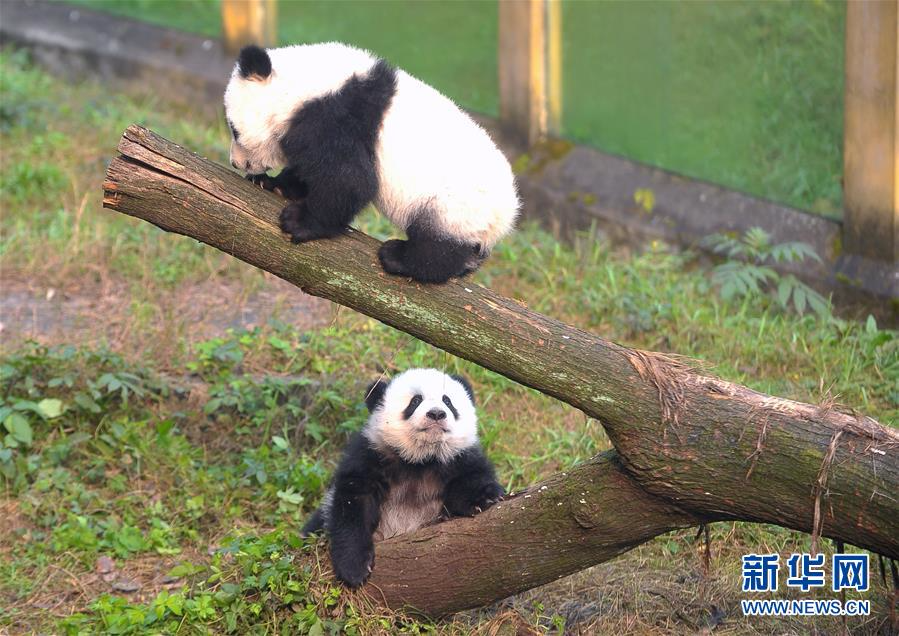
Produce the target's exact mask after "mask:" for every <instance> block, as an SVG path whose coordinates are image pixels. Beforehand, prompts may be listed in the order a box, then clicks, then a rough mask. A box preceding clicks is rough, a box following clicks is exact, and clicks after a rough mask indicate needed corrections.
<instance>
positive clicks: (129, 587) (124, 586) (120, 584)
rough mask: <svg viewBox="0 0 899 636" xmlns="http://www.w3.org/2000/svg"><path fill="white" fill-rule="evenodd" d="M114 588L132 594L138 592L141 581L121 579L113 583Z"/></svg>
mask: <svg viewBox="0 0 899 636" xmlns="http://www.w3.org/2000/svg"><path fill="white" fill-rule="evenodd" d="M112 589H114V590H115V591H116V592H125V593H126V594H130V593H131V592H137V591H138V590H139V589H140V583H138V582H137V581H135V580H134V579H119V580H118V581H116V582H115V583H113V584H112Z"/></svg>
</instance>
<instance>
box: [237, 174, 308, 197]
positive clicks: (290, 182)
mask: <svg viewBox="0 0 899 636" xmlns="http://www.w3.org/2000/svg"><path fill="white" fill-rule="evenodd" d="M247 179H248V180H249V181H252V182H253V183H254V184H256V185H258V186H259V187H260V188H262V189H263V190H268V191H269V192H274V193H275V194H279V195H281V196H282V197H284V198H285V199H290V200H291V201H299V200H300V199H303V198H305V197H306V196H307V195H308V194H309V187H308V185H307V184H306V182H305V181H303V180H302V179H301V178H300V176H299V173H298V172H297V170H296V169H295V168H292V167H287V168H284V169H283V170H282V171H281V172H280V174H278V176H277V177H270V176H268V175H267V174H265V173H263V174H248V175H247Z"/></svg>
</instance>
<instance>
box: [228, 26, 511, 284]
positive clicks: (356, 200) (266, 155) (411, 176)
mask: <svg viewBox="0 0 899 636" xmlns="http://www.w3.org/2000/svg"><path fill="white" fill-rule="evenodd" d="M225 116H226V117H227V120H228V124H229V126H230V128H231V133H232V143H231V164H232V165H233V166H234V167H235V168H238V169H239V170H244V171H245V172H246V173H247V178H248V179H251V180H252V181H253V182H254V183H256V184H257V185H260V186H261V187H263V188H265V189H267V190H272V191H275V192H277V193H279V194H281V195H282V196H284V197H285V198H287V199H289V200H290V203H288V204H287V206H285V207H284V209H283V210H282V211H281V216H280V225H281V229H282V230H283V231H284V232H287V233H288V234H290V236H291V238H292V240H293V242H294V243H303V242H305V241H312V240H315V239H320V238H329V237H333V236H336V235H338V234H340V233H342V232H344V231H345V229H346V228H347V226H348V225H349V223H350V222H351V221H352V220H353V218H354V217H355V216H356V215H357V214H358V213H359V212H360V211H361V210H362V209H363V208H364V207H365V206H367V205H368V204H369V203H372V202H373V203H374V204H375V207H377V208H378V210H379V211H380V212H381V213H382V214H384V215H385V216H386V217H387V218H388V219H390V220H391V221H392V222H393V223H394V224H395V225H396V226H397V227H399V228H400V229H402V230H404V231H405V232H406V236H407V240H404V241H402V240H391V241H387V242H386V243H384V245H382V246H381V248H380V250H379V252H378V256H379V259H380V261H381V265H382V266H383V268H384V270H385V271H386V272H388V273H390V274H395V275H398V276H407V277H410V278H413V279H415V280H417V281H421V282H426V283H442V282H445V281H446V280H448V279H450V278H452V277H457V276H464V275H465V274H467V273H469V272H472V271H474V270H475V269H477V268H478V267H479V266H480V264H481V263H482V262H483V260H484V259H485V258H486V257H487V256H488V255H489V253H490V250H491V249H492V248H493V246H494V245H495V244H496V243H497V241H499V240H500V239H501V238H502V237H503V236H504V235H506V234H508V233H509V232H510V231H511V230H512V228H513V226H514V224H515V218H516V216H517V215H518V207H519V201H518V195H517V193H516V190H515V182H514V177H513V175H512V169H511V167H510V166H509V162H508V161H507V160H506V158H505V157H504V156H503V154H502V153H501V152H500V150H499V149H498V148H497V147H496V145H495V144H494V143H493V141H492V140H491V139H490V137H489V136H488V134H487V133H486V132H485V131H484V130H483V129H482V128H481V127H480V126H478V125H477V124H476V123H475V122H474V121H473V120H472V119H471V118H470V117H469V116H468V115H467V114H465V113H464V112H463V111H462V110H461V109H459V107H457V106H456V105H455V104H454V103H453V102H452V101H451V100H450V99H449V98H447V97H445V96H444V95H442V94H441V93H439V92H438V91H437V90H436V89H434V88H432V87H431V86H428V85H427V84H425V83H424V82H422V81H420V80H418V79H416V78H414V77H412V76H411V75H409V74H408V73H405V72H404V71H401V70H399V69H396V68H394V67H392V66H391V65H390V64H388V63H387V62H386V61H384V60H383V59H379V58H377V57H375V56H374V55H372V54H371V53H369V52H367V51H363V50H361V49H357V48H353V47H351V46H347V45H345V44H340V43H336V42H331V43H327V44H308V45H300V46H288V47H283V48H275V49H268V50H266V49H262V48H260V47H257V46H248V47H246V48H244V49H243V50H242V51H241V52H240V56H239V57H238V60H237V63H236V65H235V67H234V71H233V72H232V74H231V79H230V81H229V83H228V87H227V89H226V91H225ZM279 168H281V169H282V170H281V172H280V174H278V175H277V176H276V177H270V176H268V175H267V174H265V173H266V172H268V171H270V170H276V169H279Z"/></svg>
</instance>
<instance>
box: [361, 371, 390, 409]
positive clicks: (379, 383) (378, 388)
mask: <svg viewBox="0 0 899 636" xmlns="http://www.w3.org/2000/svg"><path fill="white" fill-rule="evenodd" d="M386 390H387V382H386V381H385V380H382V379H380V378H378V379H377V380H375V381H374V382H372V383H371V384H369V385H368V389H367V390H366V391H365V406H367V407H368V412H369V413H371V412H372V411H374V410H375V409H376V408H378V405H379V404H380V403H381V402H383V401H384V392H385V391H386Z"/></svg>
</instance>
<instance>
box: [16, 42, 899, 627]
mask: <svg viewBox="0 0 899 636" xmlns="http://www.w3.org/2000/svg"><path fill="white" fill-rule="evenodd" d="M0 71H2V72H0V82H2V84H0V89H2V94H3V101H2V103H0V146H2V147H3V149H4V152H3V164H2V170H0V184H2V190H0V204H2V209H3V215H2V218H0V232H2V236H3V241H2V253H0V271H2V272H3V283H4V285H3V286H6V285H8V284H12V283H14V282H16V281H27V282H28V284H30V285H33V286H35V287H37V288H38V289H41V290H43V289H44V288H46V287H48V286H51V285H53V286H55V287H57V288H59V289H61V290H66V291H67V293H68V292H71V293H73V294H75V293H77V290H78V289H82V288H85V289H87V290H88V292H90V290H91V289H93V287H92V286H91V285H93V282H92V281H94V280H95V279H96V280H99V281H101V282H103V281H105V282H106V283H109V284H119V285H120V286H121V288H122V289H123V290H124V291H123V292H122V293H125V294H127V295H129V297H130V298H131V311H129V313H128V315H125V316H121V315H116V314H115V313H112V312H109V313H107V314H104V315H103V316H102V317H101V318H100V320H105V321H108V322H109V325H110V329H112V325H114V324H121V323H126V324H128V325H129V329H130V336H129V337H128V338H119V339H114V338H110V340H111V342H110V343H109V344H107V345H103V344H92V345H90V346H86V345H83V344H81V343H79V342H77V341H76V340H74V339H72V338H67V337H66V334H65V333H64V332H63V333H62V334H61V335H57V336H56V337H55V339H54V340H53V342H52V343H49V344H51V345H53V346H48V344H34V343H26V342H21V341H18V340H16V339H15V337H14V335H12V336H9V335H7V334H4V340H3V341H2V346H3V357H2V360H0V396H2V397H0V411H2V412H0V415H2V417H0V421H2V422H3V424H2V426H3V428H4V429H5V432H6V434H4V435H3V436H2V440H0V473H2V477H0V482H2V486H0V493H2V494H0V630H2V629H4V628H5V629H8V630H9V631H10V632H11V633H28V632H41V633H46V632H54V633H79V632H86V633H97V632H106V633H146V632H161V633H175V632H178V633H198V634H200V633H223V632H232V633H260V634H261V633H281V632H284V631H300V632H307V631H308V632H309V633H324V632H325V631H329V632H330V631H340V630H345V631H347V632H350V633H353V632H356V633H378V632H380V633H397V632H400V631H403V632H406V633H421V632H437V633H459V634H466V633H471V632H472V631H474V630H481V631H482V632H483V633H499V631H501V630H502V629H507V628H508V627H509V624H510V622H511V624H512V625H521V624H524V625H527V626H530V627H532V628H534V629H537V630H538V631H551V630H552V629H553V626H554V625H558V624H559V623H560V622H561V621H564V619H565V617H569V618H570V617H573V616H574V615H575V613H578V612H579V613H581V614H582V615H584V614H583V613H584V612H587V614H586V615H585V618H584V619H583V622H580V623H578V624H577V626H576V627H577V629H582V630H586V631H588V632H589V631H591V630H592V632H593V633H610V632H616V631H617V632H621V633H659V634H663V633H683V632H685V631H690V632H693V631H697V629H698V628H699V627H700V626H702V625H703V624H705V621H706V620H708V619H709V618H710V616H711V610H710V608H711V606H713V605H714V606H715V607H718V608H724V610H725V611H726V612H727V618H726V622H725V623H724V624H723V625H721V626H719V627H718V628H717V630H716V631H718V632H720V633H733V634H738V633H739V634H745V633H783V632H784V631H794V632H806V631H810V630H811V629H812V627H813V626H814V627H816V628H818V629H820V630H823V631H828V632H835V631H838V630H839V629H840V627H839V623H838V622H834V621H825V620H820V621H814V622H812V621H810V620H800V619H795V620H786V619H785V620H780V621H776V620H768V621H762V620H756V621H749V620H746V619H743V618H742V617H740V616H739V614H738V612H739V609H738V608H737V607H736V603H737V601H738V599H739V598H741V597H742V595H741V593H740V591H739V581H740V579H739V563H740V556H741V555H742V554H744V553H746V552H751V551H758V552H763V551H778V552H781V553H789V552H791V551H804V550H807V549H808V545H809V544H808V541H809V538H808V536H807V535H804V534H802V533H797V532H793V531H788V530H785V529H781V528H775V527H770V526H758V525H752V524H724V523H721V524H716V525H715V526H714V527H713V528H712V548H713V556H712V559H711V565H710V569H709V571H708V572H707V573H706V572H705V571H704V567H703V565H702V560H703V559H702V550H701V546H699V545H698V544H697V543H696V542H694V541H693V535H694V534H695V530H693V529H691V530H686V531H683V532H677V533H672V534H670V535H666V536H664V537H660V538H658V539H657V540H655V541H652V542H650V543H649V544H647V545H646V546H643V547H641V548H639V549H638V550H634V551H632V552H629V553H627V554H626V555H624V556H622V557H621V558H619V559H616V560H615V561H612V562H610V563H607V564H603V565H602V566H599V567H597V568H594V569H591V570H588V571H585V572H583V573H580V574H578V575H576V576H574V577H572V578H570V579H567V580H564V581H561V582H559V583H557V584H553V585H550V586H547V587H544V588H541V589H539V590H534V591H532V592H529V593H527V594H525V595H521V596H519V597H516V598H515V599H513V601H512V602H511V603H510V605H509V606H508V608H502V609H500V608H490V609H487V610H484V611H480V612H469V613H464V614H461V615H458V616H455V617H453V618H451V619H448V620H444V621H441V622H437V623H428V622H421V621H417V620H415V619H413V618H410V617H408V616H405V615H403V614H399V613H387V612H384V611H383V610H375V609H373V608H371V607H369V606H368V605H367V604H366V603H365V602H364V601H362V600H361V599H359V598H358V597H357V596H354V595H352V594H348V593H346V592H344V591H342V590H341V589H340V588H336V587H333V586H332V585H331V583H330V579H329V578H327V577H322V576H321V573H322V572H323V571H324V570H326V569H327V561H326V559H325V557H324V552H323V551H322V550H321V546H320V545H319V544H309V543H304V542H302V541H300V540H299V539H298V538H297V536H296V529H297V527H298V526H299V524H300V523H301V521H302V520H303V519H304V518H305V517H306V515H307V514H308V513H309V511H310V510H311V509H312V507H313V506H314V505H315V504H316V503H317V501H318V499H319V498H320V496H321V494H322V491H323V487H324V484H325V483H326V480H327V478H328V476H329V475H330V472H331V470H332V469H333V467H334V465H335V462H336V459H337V456H338V453H339V450H340V448H341V445H342V444H343V443H344V442H345V440H346V439H347V435H348V434H349V432H350V431H353V430H356V429H358V427H359V426H360V425H361V424H362V422H363V420H364V407H363V405H362V396H363V392H364V388H365V386H366V384H367V382H368V381H370V380H371V379H372V378H374V377H376V376H377V375H378V374H379V373H380V372H381V371H383V370H387V371H388V372H389V373H395V372H397V371H400V370H402V369H405V368H408V367H410V366H435V367H438V368H445V369H447V370H450V371H457V372H461V373H463V374H465V375H467V376H468V377H469V378H470V379H471V380H472V382H473V384H474V385H475V387H476V391H477V392H478V395H479V405H480V425H481V432H482V438H483V440H484V443H485V446H486V448H487V450H488V453H489V455H490V456H491V458H492V459H493V460H494V461H495V463H496V465H497V469H498V473H499V475H500V476H501V479H502V481H503V482H504V483H505V485H506V486H507V487H509V488H518V487H520V486H523V485H526V484H530V483H533V482H535V481H537V480H539V479H541V478H542V477H545V476H547V475H549V474H551V473H553V472H555V471H558V470H565V469H566V468H567V467H570V466H572V465H573V464H574V463H576V462H578V461H580V460H583V459H585V458H587V457H590V456H592V455H594V454H595V453H596V452H598V451H600V450H603V449H605V448H608V441H607V440H606V438H605V436H604V434H603V432H602V428H601V426H600V425H599V423H598V422H595V421H593V420H589V419H586V418H585V417H584V415H583V414H582V413H580V412H578V411H576V410H574V409H572V408H570V407H567V406H565V405H563V404H561V403H559V402H557V401H555V400H552V399H550V398H548V397H545V396H542V395H540V394H538V393H536V392H534V391H531V390H529V389H525V388H523V387H521V386H518V385H516V384H515V383H513V382H511V381H509V380H507V379H505V378H503V377H501V376H499V375H497V374H494V373H491V372H488V371H485V370H483V369H481V368H479V367H477V366H475V365H473V364H470V363H467V362H465V361H462V360H459V359H456V358H454V357H453V356H449V355H447V354H445V353H444V352H442V351H439V350H437V349H435V348H433V347H431V346H429V345H426V344H424V343H422V342H420V341H417V340H416V339H414V338H412V337H410V336H408V335H405V334H402V333H400V332H397V331H395V330H392V329H390V328H388V327H386V326H384V325H382V324H380V323H378V322H377V321H374V320H370V319H367V318H364V317H362V316H360V315H357V314H354V313H353V312H351V311H348V310H342V311H340V312H335V313H334V314H333V316H332V319H331V320H330V322H329V323H328V324H327V325H326V326H322V327H320V328H318V329H312V330H301V329H297V328H295V327H293V326H290V325H288V324H284V323H281V322H277V321H273V322H271V323H269V324H266V325H261V326H259V327H258V328H255V329H250V330H238V331H230V332H223V333H220V334H219V335H218V336H217V337H214V338H211V339H208V338H205V339H204V338H198V337H196V336H194V335H193V334H192V331H191V329H192V325H191V324H190V322H189V319H187V318H185V317H184V316H182V315H179V314H178V313H177V312H169V313H166V311H165V307H166V303H167V302H168V299H169V298H171V297H172V296H176V295H178V294H180V293H183V290H184V289H185V288H187V289H191V288H192V287H191V286H192V285H195V284H197V283H198V282H203V281H214V282H225V281H227V282H229V283H231V284H232V285H233V286H234V287H235V288H236V289H237V292H236V294H237V295H241V294H244V293H245V292H246V290H248V289H255V288H259V287H262V286H265V285H266V284H268V283H267V282H266V280H265V279H264V278H263V277H262V276H261V275H260V274H258V273H256V272H254V271H253V270H252V269H251V268H249V267H247V266H244V265H242V264H240V263H237V262H235V261H234V260H233V259H230V258H229V257H226V256H224V255H221V254H219V253H217V252H215V251H213V250H211V249H209V248H205V247H202V246H200V245H198V244H196V242H195V241H192V240H189V239H186V238H183V237H175V236H169V235H165V234H164V233H162V232H160V231H158V230H157V229H156V228H153V227H151V226H149V225H147V224H142V223H139V222H137V221H134V220H131V219H127V218H124V217H122V216H120V215H115V214H113V213H110V212H108V211H104V210H102V209H101V208H100V205H99V196H100V194H99V193H100V189H101V187H100V186H101V181H102V178H103V172H104V169H105V164H106V162H107V161H108V159H109V157H110V156H112V155H113V153H114V146H115V143H116V141H117V140H118V137H119V135H120V134H121V131H122V129H123V128H124V127H125V125H126V124H127V123H130V122H131V121H140V122H141V123H143V124H145V125H147V126H150V127H152V128H153V129H155V130H159V131H161V132H162V133H163V134H165V135H167V136H169V137H170V138H172V139H173V140H175V141H177V142H178V143H182V144H184V145H186V146H188V147H190V148H192V149H195V150H197V151H199V152H202V153H203V154H205V155H207V156H209V157H212V158H215V159H218V160H224V159H225V153H226V148H227V131H226V129H225V127H224V125H223V124H222V122H220V121H215V120H209V119H204V118H202V117H201V116H200V115H198V114H191V113H187V112H185V111H184V109H183V108H179V107H175V106H172V105H169V104H167V103H165V102H163V101H160V100H158V99H156V98H150V97H146V96H143V97H141V96H128V95H117V94H110V90H109V87H105V86H101V85H99V84H96V83H92V82H85V83H83V84H81V85H79V86H77V87H73V86H69V85H66V84H64V83H61V82H59V81H58V80H55V79H54V78H51V77H49V76H48V75H46V74H45V73H43V72H42V71H40V70H37V69H35V68H34V67H33V66H32V65H30V64H29V63H28V60H27V58H26V57H25V56H24V55H22V54H9V53H2V54H0ZM361 224H362V227H364V228H365V229H367V230H368V231H371V232H373V233H375V234H376V235H378V236H381V237H383V236H385V235H387V234H389V233H390V232H391V229H390V227H389V226H388V225H387V224H386V223H385V222H384V221H383V219H379V218H378V217H375V216H373V215H372V214H367V215H366V216H365V217H364V218H363V219H362V220H361ZM474 281H475V282H479V283H482V284H485V285H489V286H491V287H493V288H494V289H496V290H498V291H500V292H501V293H505V294H507V295H509V296H512V297H514V298H517V299H519V300H520V301H521V302H523V303H525V304H527V305H528V306H529V307H530V308H532V309H534V310H536V311H540V312H542V313H546V314H548V315H552V316H554V317H557V318H559V319H562V320H565V321H566V322H569V323H571V324H575V325H577V326H579V327H582V328H585V329H589V330H590V331H592V332H594V333H597V334H600V335H602V336H604V337H608V338H611V339H613V340H616V341H618V342H622V343H624V344H629V345H634V346H638V347H642V348H646V349H653V350H661V351H670V352H675V353H679V354H683V355H688V356H693V357H696V358H700V359H702V360H704V361H705V362H706V363H707V364H708V365H709V369H710V371H711V372H714V373H717V374H719V375H721V376H722V377H725V378H728V379H731V380H735V381H738V382H742V383H744V384H748V385H749V386H751V387H753V388H755V389H758V390H761V391H765V392H769V393H773V394H776V395H781V396H786V397H790V398H794V399H799V400H805V401H810V402H813V403H817V402H824V401H829V400H831V399H836V400H837V401H838V402H840V403H842V404H844V405H846V406H848V407H851V408H855V409H858V410H859V411H860V412H862V413H865V414H867V415H870V416H872V417H875V418H878V419H879V420H880V421H881V422H883V423H887V424H894V425H895V424H897V423H899V390H897V385H899V334H897V333H896V332H894V331H890V330H885V329H881V328H878V326H877V325H876V323H874V321H873V319H870V320H867V321H866V320H860V321H854V320H848V319H838V318H834V317H831V316H817V315H806V316H797V315H796V314H795V312H793V311H790V310H787V309H784V308H783V307H781V305H780V304H779V303H778V302H777V301H776V299H774V298H772V297H770V296H768V295H766V294H752V295H749V296H748V297H745V298H742V299H730V300H723V299H722V298H721V297H720V296H719V295H718V293H717V290H716V288H714V287H713V283H712V272H711V271H710V270H708V269H706V268H704V267H703V266H701V264H700V263H699V261H698V260H697V259H696V258H695V257H694V256H693V255H691V254H689V253H677V252H674V251H673V250H671V249H669V248H668V247H666V246H664V245H661V244H651V245H648V246H646V248H645V249H644V250H641V251H639V252H632V251H627V250H615V249H612V248H610V247H609V246H608V245H605V244H604V243H602V242H600V241H597V240H596V239H595V238H592V237H590V236H589V235H586V234H584V235H580V236H579V237H578V238H577V240H576V241H574V242H573V243H572V244H571V245H564V244H561V243H559V242H558V241H557V240H556V239H554V238H553V237H552V236H551V235H549V234H548V233H546V232H544V231H542V230H540V229H538V228H537V227H535V226H531V225H526V226H524V227H523V228H521V230H520V231H518V232H516V233H515V234H514V235H513V236H511V237H510V238H509V239H508V240H506V241H504V242H503V243H502V244H500V246H499V247H498V248H497V250H496V252H495V253H494V255H493V256H492V258H491V259H490V260H489V261H488V263H487V264H486V266H485V267H484V268H483V269H482V270H481V271H479V272H478V273H477V274H476V276H475V277H474ZM200 301H202V299H200V298H191V302H200ZM167 340H170V341H171V344H170V346H161V343H164V342H166V341H167ZM828 549H829V548H828ZM104 557H108V558H111V559H113V562H114V563H113V564H112V565H113V567H112V568H111V571H110V572H106V573H101V572H98V571H97V568H98V566H101V567H102V568H103V569H109V563H108V562H107V561H105V559H102V558H104ZM104 564H105V565H104ZM104 576H105V577H107V578H108V579H109V580H106V579H105V578H104ZM135 585H137V586H138V589H137V590H135V591H131V592H127V591H124V589H131V588H133V587H134V586H135ZM873 585H874V589H873V590H872V592H871V593H870V594H869V595H868V596H866V598H871V599H872V601H873V604H874V611H875V616H873V617H871V618H870V619H867V620H863V619H857V621H855V619H853V621H855V622H853V621H850V624H849V625H850V628H851V629H852V630H853V631H854V633H874V632H876V630H877V629H878V628H879V627H882V626H883V622H884V620H885V616H886V609H885V608H886V604H887V602H888V601H887V593H888V592H887V591H886V590H885V588H884V587H883V586H882V585H881V584H880V583H879V582H878V581H874V582H873ZM115 586H117V587H115ZM123 588H124V589H123ZM594 599H599V600H598V601H596V603H599V606H598V607H599V608H600V610H601V611H599V610H595V611H593V613H590V608H591V607H595V604H594V605H591V604H593V603H594ZM504 626H505V627H504Z"/></svg>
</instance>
